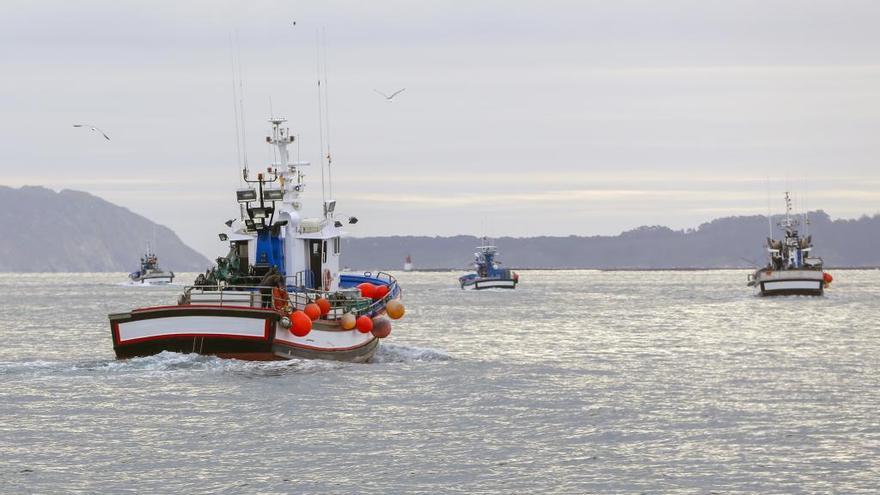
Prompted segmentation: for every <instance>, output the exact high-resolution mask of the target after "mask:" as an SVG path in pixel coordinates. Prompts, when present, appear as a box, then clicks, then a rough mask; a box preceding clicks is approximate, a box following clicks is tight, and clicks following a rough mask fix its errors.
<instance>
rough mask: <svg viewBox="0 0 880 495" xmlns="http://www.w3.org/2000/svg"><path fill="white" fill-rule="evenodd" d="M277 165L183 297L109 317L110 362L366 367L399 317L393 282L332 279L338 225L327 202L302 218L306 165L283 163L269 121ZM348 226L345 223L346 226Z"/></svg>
mask: <svg viewBox="0 0 880 495" xmlns="http://www.w3.org/2000/svg"><path fill="white" fill-rule="evenodd" d="M270 122H271V124H272V135H271V136H269V137H267V138H266V141H267V142H268V143H269V144H272V145H274V146H275V147H276V153H275V156H277V157H279V160H280V161H278V162H275V163H272V164H271V165H270V166H269V167H268V169H267V170H266V171H265V172H262V173H258V174H257V176H256V179H252V178H251V177H249V173H248V169H247V167H245V168H244V170H243V172H242V177H243V180H244V181H245V182H246V183H247V184H248V187H247V188H243V189H240V190H238V191H237V192H236V199H237V202H238V204H237V206H238V207H239V208H240V211H241V218H240V219H238V220H230V221H228V222H226V226H227V231H226V232H224V233H221V234H220V240H221V241H224V242H226V241H228V242H229V253H228V254H227V255H226V256H225V257H222V258H218V259H217V265H216V266H215V267H214V268H212V269H211V270H209V271H207V272H206V273H204V274H200V275H199V276H198V278H197V279H196V281H195V282H194V283H193V285H191V286H188V287H186V288H185V289H184V291H183V294H181V295H180V297H179V298H178V300H177V303H176V304H170V305H162V306H154V307H146V308H137V309H132V310H130V311H127V312H123V313H115V314H111V315H109V319H110V330H111V336H112V338H113V349H114V351H115V352H116V356H117V358H128V357H134V356H146V355H151V354H157V353H159V352H163V351H172V352H182V353H190V352H192V353H199V354H210V355H216V356H220V357H228V358H237V359H247V360H275V359H290V358H319V359H331V360H341V361H354V362H365V361H369V360H370V359H371V357H372V356H373V354H374V353H375V352H376V349H377V347H378V345H379V339H383V338H385V337H388V335H389V334H390V333H391V322H390V320H389V318H391V319H397V318H400V317H402V316H403V314H404V307H403V304H402V303H401V302H400V301H399V299H400V297H401V289H400V287H399V285H398V284H397V280H395V278H394V277H392V276H391V275H388V274H386V273H382V272H379V273H376V274H372V273H369V272H367V273H364V274H362V275H349V274H341V273H340V270H339V259H340V254H341V253H340V252H341V248H342V242H341V237H342V235H343V234H344V232H343V230H342V228H341V227H342V225H343V224H342V221H340V220H337V219H336V218H335V209H336V201H335V200H332V199H330V200H324V201H323V205H322V208H323V213H322V215H321V216H320V217H303V215H302V210H303V205H302V203H301V197H300V195H301V193H302V192H303V191H304V189H305V186H306V184H305V183H304V182H303V181H302V178H303V175H304V174H303V168H304V167H305V166H307V165H308V163H307V162H293V163H292V162H290V161H289V155H288V150H287V146H288V144H290V143H292V142H293V141H294V136H293V135H292V134H290V131H289V129H286V128H283V127H282V123H283V122H285V120H284V119H272V120H271V121H270ZM356 222H357V218H355V217H349V218H348V223H349V224H354V223H356Z"/></svg>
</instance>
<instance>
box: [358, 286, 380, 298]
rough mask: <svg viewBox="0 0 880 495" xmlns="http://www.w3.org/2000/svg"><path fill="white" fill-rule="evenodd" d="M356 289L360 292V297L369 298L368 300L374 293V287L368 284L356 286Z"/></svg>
mask: <svg viewBox="0 0 880 495" xmlns="http://www.w3.org/2000/svg"><path fill="white" fill-rule="evenodd" d="M357 288H358V289H360V291H361V297H369V298H370V299H372V298H373V294H374V293H375V292H376V286H375V285H373V284H371V283H369V282H364V283H362V284H358V286H357Z"/></svg>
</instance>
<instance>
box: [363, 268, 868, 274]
mask: <svg viewBox="0 0 880 495" xmlns="http://www.w3.org/2000/svg"><path fill="white" fill-rule="evenodd" d="M756 268H757V267H741V266H730V267H711V268H699V267H697V268H695V267H683V268H528V267H514V268H511V270H523V271H526V270H529V271H590V272H707V271H729V270H755V269H756ZM825 269H826V270H880V266H827V267H825ZM347 271H360V270H347ZM381 271H383V272H389V273H392V272H393V273H402V272H403V270H395V269H387V268H385V269H382V270H381ZM456 271H460V272H466V271H468V268H418V269H413V270H411V271H410V272H408V273H411V272H456Z"/></svg>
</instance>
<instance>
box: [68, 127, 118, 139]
mask: <svg viewBox="0 0 880 495" xmlns="http://www.w3.org/2000/svg"><path fill="white" fill-rule="evenodd" d="M73 126H74V127H82V128H86V129H89V130H90V131H93V132H100V133H101V135H102V136H104V138H105V139H106V140H107V141H110V136H108V135H107V134H106V133H105V132H104V131H102V130H101V129H98V128H97V127H95V126H93V125H90V124H73Z"/></svg>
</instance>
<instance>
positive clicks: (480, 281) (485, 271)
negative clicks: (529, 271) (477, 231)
mask: <svg viewBox="0 0 880 495" xmlns="http://www.w3.org/2000/svg"><path fill="white" fill-rule="evenodd" d="M497 254H498V248H497V247H495V246H492V245H489V240H488V239H487V238H486V237H483V243H482V244H481V245H480V246H478V247H477V252H476V253H474V269H475V271H474V272H471V273H466V274H464V275H462V276H461V277H459V278H458V282H459V284H460V285H461V288H462V289H473V290H480V289H516V285H517V284H518V283H519V275H518V274H517V273H516V272H515V271H513V270H511V269H509V268H501V261H499V260H498V259H497V258H496V255H497Z"/></svg>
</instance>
